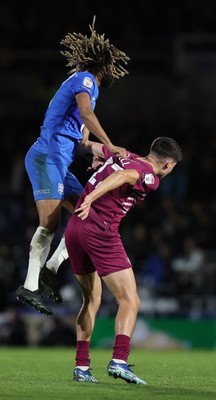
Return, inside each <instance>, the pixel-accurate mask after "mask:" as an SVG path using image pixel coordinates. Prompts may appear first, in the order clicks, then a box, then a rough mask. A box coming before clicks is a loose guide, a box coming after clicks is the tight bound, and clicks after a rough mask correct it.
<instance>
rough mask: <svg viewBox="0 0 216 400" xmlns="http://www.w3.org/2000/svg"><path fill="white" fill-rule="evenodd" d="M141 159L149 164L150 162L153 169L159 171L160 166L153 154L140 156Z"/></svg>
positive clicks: (155, 171)
mask: <svg viewBox="0 0 216 400" xmlns="http://www.w3.org/2000/svg"><path fill="white" fill-rule="evenodd" d="M139 160H141V161H143V162H145V163H147V164H150V165H151V166H152V169H153V171H154V173H155V174H158V173H159V170H160V166H159V165H158V161H157V160H156V159H155V158H154V157H152V156H151V155H148V156H146V157H141V158H139Z"/></svg>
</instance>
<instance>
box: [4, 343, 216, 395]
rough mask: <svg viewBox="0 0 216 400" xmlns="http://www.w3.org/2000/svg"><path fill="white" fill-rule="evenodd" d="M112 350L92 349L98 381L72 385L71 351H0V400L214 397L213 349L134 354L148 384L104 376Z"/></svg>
mask: <svg viewBox="0 0 216 400" xmlns="http://www.w3.org/2000/svg"><path fill="white" fill-rule="evenodd" d="M111 355H112V350H91V360H92V362H91V366H92V368H93V375H94V376H95V378H96V379H98V380H99V383H97V384H94V383H88V382H84V383H78V382H73V381H72V378H71V377H72V371H73V368H74V357H75V350H74V349H73V348H71V349H70V348H69V349H68V348H66V349H65V348H64V349H62V348H61V349H60V348H57V349H56V348H52V349H47V348H0V399H1V400H12V399H13V400H25V399H26V400H27V399H28V400H31V399H32V400H36V399H38V400H64V399H65V400H66V399H68V400H77V399H79V400H81V399H82V400H99V399H100V400H111V399H113V400H129V399H133V400H140V399H147V400H153V399H156V400H165V399H166V400H169V399H172V400H188V399H189V400H190V399H194V400H199V399H216V353H215V352H214V351H146V350H132V351H131V355H130V359H129V362H132V363H134V364H136V365H135V367H134V368H132V369H133V370H134V372H135V373H136V374H137V375H138V376H140V377H141V378H143V379H145V380H146V381H147V382H148V386H141V385H133V384H128V383H126V382H124V381H123V380H121V379H116V380H115V379H113V378H111V377H108V375H107V372H106V368H107V364H108V362H109V361H110V358H111Z"/></svg>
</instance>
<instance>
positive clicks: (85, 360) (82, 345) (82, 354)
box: [76, 340, 90, 367]
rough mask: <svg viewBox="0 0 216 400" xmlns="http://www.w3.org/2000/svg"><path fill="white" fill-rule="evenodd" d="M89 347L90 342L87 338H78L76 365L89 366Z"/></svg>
mask: <svg viewBox="0 0 216 400" xmlns="http://www.w3.org/2000/svg"><path fill="white" fill-rule="evenodd" d="M89 347H90V342H87V341H85V340H77V349H76V366H77V365H78V366H80V367H81V366H82V367H88V366H89Z"/></svg>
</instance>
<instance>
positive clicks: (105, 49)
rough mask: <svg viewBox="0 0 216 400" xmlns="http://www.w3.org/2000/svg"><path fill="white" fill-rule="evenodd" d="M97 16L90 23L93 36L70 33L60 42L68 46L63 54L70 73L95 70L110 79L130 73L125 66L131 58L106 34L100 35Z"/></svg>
mask: <svg viewBox="0 0 216 400" xmlns="http://www.w3.org/2000/svg"><path fill="white" fill-rule="evenodd" d="M95 20H96V16H94V18H93V22H92V25H89V28H90V31H91V36H90V37H87V36H86V35H85V36H84V35H82V34H81V33H75V32H73V33H68V34H67V35H66V36H65V38H64V39H63V40H62V41H61V42H60V44H63V45H64V46H66V47H67V48H68V49H69V50H68V51H61V54H62V55H63V56H65V57H66V58H67V60H68V64H67V67H71V69H70V71H69V74H73V73H74V72H78V71H86V70H87V71H89V72H92V71H94V72H95V73H96V74H97V73H101V74H102V75H103V76H104V77H106V78H109V79H112V80H114V79H119V78H120V77H124V76H125V75H126V74H128V71H127V70H126V69H125V68H124V65H127V62H128V61H129V60H130V58H129V57H128V56H127V55H126V54H125V53H124V52H123V51H121V50H119V49H117V48H116V47H115V46H113V45H112V44H111V43H110V41H109V39H105V37H104V34H103V35H99V34H97V32H96V30H95Z"/></svg>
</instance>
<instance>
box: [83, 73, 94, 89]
mask: <svg viewBox="0 0 216 400" xmlns="http://www.w3.org/2000/svg"><path fill="white" fill-rule="evenodd" d="M83 86H85V87H87V88H89V89H91V88H92V86H93V81H92V79H91V78H89V77H88V76H86V77H85V78H84V80H83Z"/></svg>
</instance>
